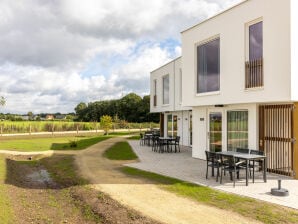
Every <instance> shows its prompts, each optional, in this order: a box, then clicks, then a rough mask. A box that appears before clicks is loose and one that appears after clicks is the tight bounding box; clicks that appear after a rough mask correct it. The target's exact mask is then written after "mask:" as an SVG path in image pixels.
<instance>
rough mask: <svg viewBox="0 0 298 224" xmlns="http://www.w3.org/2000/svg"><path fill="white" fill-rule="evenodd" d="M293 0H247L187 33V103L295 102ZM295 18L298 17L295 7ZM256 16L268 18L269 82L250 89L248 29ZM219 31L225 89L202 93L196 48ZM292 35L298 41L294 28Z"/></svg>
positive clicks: (266, 71)
mask: <svg viewBox="0 0 298 224" xmlns="http://www.w3.org/2000/svg"><path fill="white" fill-rule="evenodd" d="M290 3H291V0H274V1H272V0H248V1H245V2H243V3H241V4H239V5H237V6H235V7H233V8H231V9H229V10H227V11H225V12H223V13H221V14H219V15H217V16H215V17H213V18H210V19H209V20H206V21H205V22H203V23H201V24H199V25H197V26H195V27H193V28H191V29H188V30H186V31H184V32H182V52H183V57H182V71H183V74H184V75H183V83H182V84H183V87H182V88H183V98H182V100H183V105H184V106H207V105H216V104H240V103H241V104H243V103H257V102H264V103H265V102H283V101H290V100H291V50H290V49H291V32H290V29H291V25H290V17H291V13H290ZM292 5H295V7H296V5H297V0H292ZM295 13H296V15H295ZM292 17H295V18H294V19H295V21H297V10H296V8H295V10H294V12H293V13H292ZM257 19H261V20H262V21H263V57H264V87H263V88H261V89H260V88H259V89H257V90H256V89H254V90H245V66H244V64H245V61H246V60H247V54H248V49H247V41H248V40H247V36H246V35H247V28H248V23H250V22H252V21H254V20H257ZM296 23H297V22H295V23H294V25H295V30H297V29H298V28H297V25H298V24H296ZM215 36H219V37H220V91H219V92H218V93H216V94H212V93H208V94H200V95H198V94H196V83H197V81H196V79H197V78H196V77H197V74H196V67H197V62H196V57H197V56H196V54H197V53H196V49H197V48H196V47H197V45H199V44H201V43H202V42H205V41H207V40H209V39H210V38H212V37H215ZM293 37H294V38H295V39H293ZM292 40H293V41H294V40H295V41H296V42H297V31H295V33H292ZM295 52H296V51H295ZM295 55H296V54H295ZM292 64H293V62H292ZM295 64H296V67H293V70H292V72H293V71H296V73H297V61H296V62H295ZM296 76H297V75H296ZM292 79H293V78H292ZM296 79H297V78H296ZM296 83H297V82H296ZM296 95H297V96H298V93H297V94H296Z"/></svg>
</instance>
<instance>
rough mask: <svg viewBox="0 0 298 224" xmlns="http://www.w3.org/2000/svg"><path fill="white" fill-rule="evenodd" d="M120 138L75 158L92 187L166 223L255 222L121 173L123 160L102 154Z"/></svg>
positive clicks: (79, 154) (95, 146)
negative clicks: (110, 158)
mask: <svg viewBox="0 0 298 224" xmlns="http://www.w3.org/2000/svg"><path fill="white" fill-rule="evenodd" d="M121 140H122V141H123V139H121V138H112V139H108V140H106V141H103V142H100V143H98V144H96V145H93V146H91V147H90V148H88V149H86V150H84V151H81V152H80V153H78V154H77V155H76V162H77V165H78V167H79V170H80V173H81V175H83V176H84V177H87V178H88V179H89V180H90V181H91V183H92V184H93V187H94V188H96V189H98V190H101V191H103V192H105V193H107V194H109V195H110V196H111V197H112V198H113V199H115V200H117V201H119V202H121V203H122V204H124V205H126V206H129V207H131V208H133V209H135V210H137V211H140V212H141V213H142V214H144V215H146V216H148V217H151V218H153V219H155V220H158V221H161V222H165V223H175V224H177V223H181V224H182V223H187V224H192V223H193V224H197V223H256V221H252V220H249V219H246V218H244V217H242V216H240V215H238V214H235V213H232V212H230V211H226V210H221V209H217V208H214V207H211V206H206V205H202V204H199V203H196V202H194V201H192V200H189V199H186V198H183V197H178V196H176V195H175V194H174V193H170V192H167V191H165V190H162V189H160V188H159V187H157V186H156V185H154V184H150V183H148V182H146V181H144V180H141V179H134V178H130V177H127V176H126V175H125V174H123V173H121V172H119V170H118V169H119V167H121V165H122V163H123V161H111V160H108V159H106V158H104V157H102V156H101V155H102V153H103V152H104V151H105V150H106V149H107V148H109V147H110V146H112V145H113V144H114V143H116V142H118V141H121Z"/></svg>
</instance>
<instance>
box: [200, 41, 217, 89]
mask: <svg viewBox="0 0 298 224" xmlns="http://www.w3.org/2000/svg"><path fill="white" fill-rule="evenodd" d="M219 48H220V41H219V38H218V39H215V40H212V41H210V42H208V43H205V44H202V45H200V46H198V47H197V66H198V68H197V93H206V92H214V91H219V88H220V80H219V76H220V49H219Z"/></svg>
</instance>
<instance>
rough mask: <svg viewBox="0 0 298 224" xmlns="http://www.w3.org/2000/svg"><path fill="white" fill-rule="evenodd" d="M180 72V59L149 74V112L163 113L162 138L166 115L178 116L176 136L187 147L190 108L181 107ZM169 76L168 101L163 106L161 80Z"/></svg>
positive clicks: (165, 129) (165, 128)
mask: <svg viewBox="0 0 298 224" xmlns="http://www.w3.org/2000/svg"><path fill="white" fill-rule="evenodd" d="M180 70H182V65H181V57H179V58H177V59H175V60H173V61H171V62H169V63H167V64H165V65H163V66H162V67H160V68H158V69H156V70H154V71H153V72H151V74H150V112H151V113H164V116H165V119H164V136H166V135H167V114H173V115H177V116H178V121H177V126H178V133H177V134H178V135H179V136H180V137H181V140H180V143H181V144H182V145H187V146H188V145H189V113H190V112H189V110H190V109H191V107H183V106H182V103H181V100H180V91H181V86H182V85H181V79H180ZM165 75H169V82H170V83H169V85H170V88H169V93H170V94H169V101H170V103H169V104H167V105H163V103H162V102H163V83H162V82H163V81H162V78H163V77H164V76H165ZM154 80H157V94H156V95H157V105H156V106H154V104H153V103H154V101H153V99H154Z"/></svg>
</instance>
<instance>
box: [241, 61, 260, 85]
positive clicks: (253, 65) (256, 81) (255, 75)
mask: <svg viewBox="0 0 298 224" xmlns="http://www.w3.org/2000/svg"><path fill="white" fill-rule="evenodd" d="M262 86H264V78H263V59H259V60H252V61H247V62H245V88H246V89H249V88H256V87H262Z"/></svg>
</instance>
